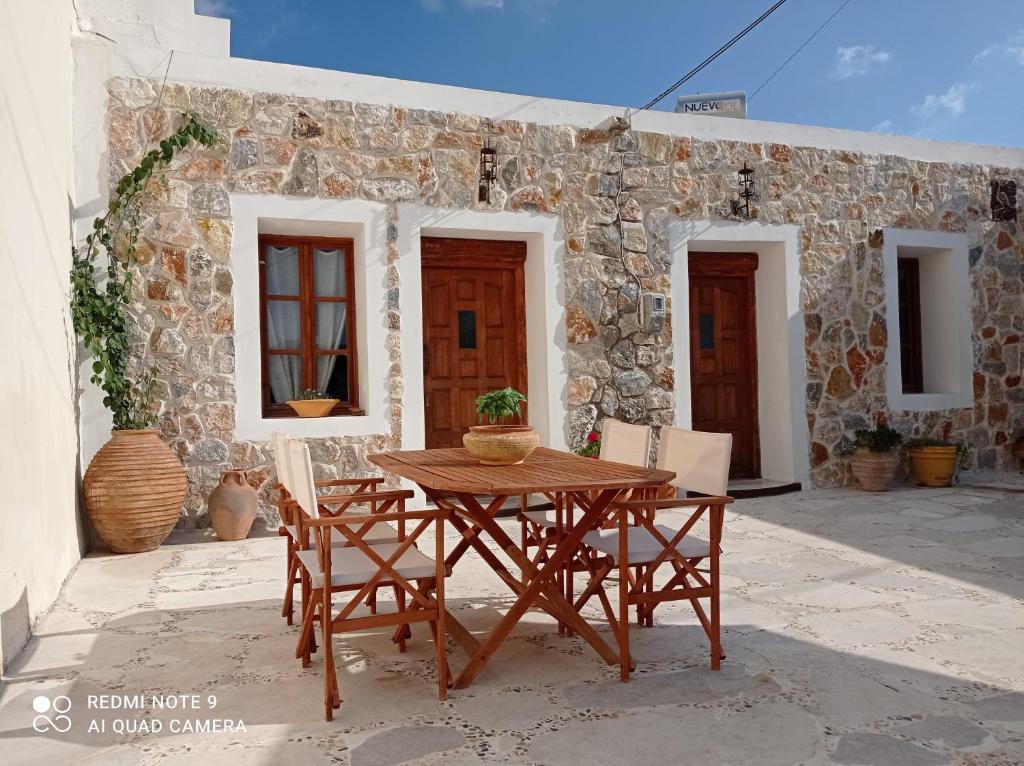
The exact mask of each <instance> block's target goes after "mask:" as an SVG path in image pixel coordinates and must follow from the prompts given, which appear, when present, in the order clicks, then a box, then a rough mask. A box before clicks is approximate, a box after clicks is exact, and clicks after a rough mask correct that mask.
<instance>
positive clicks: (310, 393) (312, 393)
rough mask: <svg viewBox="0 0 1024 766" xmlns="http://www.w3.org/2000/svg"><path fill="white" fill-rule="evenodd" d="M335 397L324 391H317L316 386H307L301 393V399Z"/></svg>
mask: <svg viewBox="0 0 1024 766" xmlns="http://www.w3.org/2000/svg"><path fill="white" fill-rule="evenodd" d="M332 398H333V397H331V396H328V395H327V394H325V393H324V392H323V391H317V390H316V389H315V388H307V389H305V390H304V391H303V392H302V393H300V394H299V399H300V400H309V399H332Z"/></svg>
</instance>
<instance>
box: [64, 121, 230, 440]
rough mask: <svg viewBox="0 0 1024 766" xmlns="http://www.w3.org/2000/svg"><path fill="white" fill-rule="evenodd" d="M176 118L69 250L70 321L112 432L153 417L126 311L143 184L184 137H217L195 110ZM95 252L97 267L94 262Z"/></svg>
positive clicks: (208, 140) (207, 142)
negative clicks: (134, 360)
mask: <svg viewBox="0 0 1024 766" xmlns="http://www.w3.org/2000/svg"><path fill="white" fill-rule="evenodd" d="M183 117H184V124H183V125H182V126H181V127H180V128H178V130H177V131H175V132H174V133H173V134H171V135H170V136H168V137H167V138H165V139H164V140H163V141H161V142H160V145H159V148H156V149H152V150H150V151H148V152H146V154H145V155H144V156H143V158H142V160H141V162H139V164H138V166H137V167H136V168H135V169H133V170H132V171H130V172H128V173H126V174H125V175H124V176H123V177H122V178H121V180H119V181H118V182H117V185H116V186H115V187H114V194H113V196H112V198H111V200H110V205H109V207H108V208H107V212H106V213H104V214H103V215H102V216H100V217H99V218H96V219H95V220H94V221H93V225H92V231H91V232H89V234H88V236H86V238H85V244H84V245H82V246H80V247H75V246H72V248H71V320H72V323H73V325H74V328H75V334H76V335H77V336H78V337H79V338H80V339H81V341H82V344H83V345H84V346H85V349H86V351H87V352H88V354H89V356H90V357H91V358H92V374H91V380H92V382H93V383H95V384H96V385H97V386H99V387H100V388H101V389H102V390H103V393H104V396H103V405H104V406H105V407H107V409H109V410H110V411H111V412H112V413H113V416H114V428H115V429H119V430H120V429H131V428H146V427H148V426H150V425H152V424H153V422H154V420H155V419H156V414H155V413H154V412H152V410H151V408H150V403H151V401H152V387H153V371H152V370H151V369H143V370H141V371H139V370H133V366H132V358H131V347H132V338H131V323H130V318H129V314H128V306H129V304H130V302H131V294H132V280H133V276H132V275H133V271H132V267H133V266H134V265H135V263H136V260H135V249H136V245H137V243H138V241H139V217H140V213H141V211H142V207H143V203H144V201H145V191H146V188H147V185H148V184H149V182H150V180H151V179H152V178H153V177H154V175H156V174H158V173H160V172H161V171H163V170H164V169H165V168H166V167H167V166H168V165H169V164H170V162H171V160H173V159H174V156H175V155H176V154H177V153H178V152H180V151H181V150H182V149H184V148H185V147H187V146H188V145H189V144H190V143H191V142H193V141H194V142H196V143H198V144H201V145H202V146H205V147H207V148H210V147H212V146H213V145H214V144H215V143H216V141H217V138H218V135H217V131H215V130H214V129H213V128H211V127H209V126H208V125H206V124H205V123H204V122H203V121H202V120H200V119H199V118H198V117H196V116H195V115H193V114H185V115H183ZM102 255H105V256H106V265H105V267H104V266H103V265H102V264H101V263H99V261H100V256H102Z"/></svg>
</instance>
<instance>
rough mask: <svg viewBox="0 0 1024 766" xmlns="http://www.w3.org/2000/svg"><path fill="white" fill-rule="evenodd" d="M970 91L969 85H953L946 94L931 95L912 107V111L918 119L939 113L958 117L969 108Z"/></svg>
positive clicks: (958, 83) (960, 83) (959, 83)
mask: <svg viewBox="0 0 1024 766" xmlns="http://www.w3.org/2000/svg"><path fill="white" fill-rule="evenodd" d="M970 90H971V86H970V85H968V84H967V83H962V82H957V83H953V84H952V85H950V86H949V89H948V90H947V91H946V92H945V93H939V94H935V93H929V94H928V95H927V96H925V97H924V101H922V102H921V103H920V104H917V105H916V106H912V107H910V111H911V112H913V113H914V114H915V115H917V116H918V117H933V116H935V115H936V114H937V113H939V112H945V113H946V114H947V115H948V116H949V117H956V116H957V115H959V114H960V113H961V112H963V110H964V108H965V107H966V106H967V93H968V92H969V91H970Z"/></svg>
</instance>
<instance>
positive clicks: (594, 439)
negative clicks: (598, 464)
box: [576, 431, 601, 460]
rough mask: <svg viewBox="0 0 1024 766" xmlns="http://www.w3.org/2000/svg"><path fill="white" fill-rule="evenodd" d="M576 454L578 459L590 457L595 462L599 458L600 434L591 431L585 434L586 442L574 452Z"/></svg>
mask: <svg viewBox="0 0 1024 766" xmlns="http://www.w3.org/2000/svg"><path fill="white" fill-rule="evenodd" d="M576 454H577V455H579V456H580V457H590V458H593V459H594V460H597V459H598V458H599V457H601V434H600V433H598V432H597V431H591V432H590V433H589V434H587V440H586V441H585V442H583V446H582V447H580V448H579V449H578V450H576Z"/></svg>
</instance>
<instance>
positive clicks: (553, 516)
mask: <svg viewBox="0 0 1024 766" xmlns="http://www.w3.org/2000/svg"><path fill="white" fill-rule="evenodd" d="M650 451H651V427H650V426H641V425H633V424H631V423H623V422H622V421H619V420H614V419H612V418H609V419H608V420H606V421H604V426H603V428H602V430H601V451H600V453H599V454H598V458H599V459H600V460H609V461H611V462H613V463H625V464H626V465H636V466H644V467H646V466H647V462H648V456H649V455H650ZM550 499H551V501H552V504H553V505H554V506H555V507H554V508H553V509H551V510H544V511H527V510H525V509H524V510H523V511H521V512H520V514H519V523H520V527H521V530H520V531H521V541H522V542H521V545H522V550H523V553H528V552H529V549H530V548H533V547H539V548H540V549H541V550H540V557H541V558H543V551H544V550H545V549H546V548H547V547H548V546H549V545H551V544H552V542H555V543H557V540H556V539H555V538H557V536H558V534H559V533H560V532H561V530H562V529H564V528H567V527H571V525H572V524H573V523H574V522H576V521H577V520H578V519H579V518H580V517H581V516H582V515H583V511H582V510H580V509H579V508H564V507H562V498H560V497H555V498H550Z"/></svg>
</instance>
